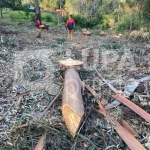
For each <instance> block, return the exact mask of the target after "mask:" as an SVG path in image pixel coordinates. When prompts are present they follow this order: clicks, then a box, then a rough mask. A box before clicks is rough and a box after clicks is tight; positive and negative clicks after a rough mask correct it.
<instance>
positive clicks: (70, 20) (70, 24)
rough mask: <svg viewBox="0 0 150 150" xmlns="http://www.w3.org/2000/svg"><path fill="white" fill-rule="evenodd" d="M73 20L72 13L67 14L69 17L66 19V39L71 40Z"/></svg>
mask: <svg viewBox="0 0 150 150" xmlns="http://www.w3.org/2000/svg"><path fill="white" fill-rule="evenodd" d="M75 25H76V24H75V21H74V19H72V15H69V19H68V20H67V21H66V30H68V39H69V40H71V41H72V40H73V37H74V27H75Z"/></svg>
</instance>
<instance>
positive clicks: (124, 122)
mask: <svg viewBox="0 0 150 150" xmlns="http://www.w3.org/2000/svg"><path fill="white" fill-rule="evenodd" d="M84 85H85V87H86V88H87V89H88V90H89V91H90V92H91V93H92V94H93V96H94V97H99V94H98V93H96V92H95V91H94V90H93V89H92V88H91V87H90V86H89V85H86V84H84ZM105 102H106V100H105V99H101V102H100V103H101V105H102V106H103V107H105V105H106V103H105ZM105 111H106V112H107V110H106V109H105ZM121 123H122V125H123V126H124V127H125V128H126V129H127V130H128V131H129V132H130V133H131V134H132V135H135V136H139V134H138V133H137V132H136V131H135V130H134V129H133V128H132V127H131V126H130V125H129V124H128V123H127V122H126V121H125V120H124V119H123V118H122V119H121Z"/></svg>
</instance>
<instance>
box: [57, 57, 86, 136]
mask: <svg viewBox="0 0 150 150" xmlns="http://www.w3.org/2000/svg"><path fill="white" fill-rule="evenodd" d="M59 65H60V66H61V67H63V68H65V79H64V89H63V97H62V115H63V118H64V121H65V123H66V126H67V128H68V130H69V132H70V134H71V135H72V137H73V138H74V137H75V135H76V133H77V131H78V129H79V127H80V125H81V122H82V120H83V117H84V106H83V100H82V95H81V87H82V82H81V79H80V77H79V74H78V72H77V70H76V69H77V68H78V69H79V68H80V67H81V66H82V65H83V62H81V61H77V60H72V59H67V60H61V61H59Z"/></svg>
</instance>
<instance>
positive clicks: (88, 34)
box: [82, 31, 91, 36]
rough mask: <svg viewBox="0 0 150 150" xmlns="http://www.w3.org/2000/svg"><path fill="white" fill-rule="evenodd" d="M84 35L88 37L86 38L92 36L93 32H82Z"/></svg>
mask: <svg viewBox="0 0 150 150" xmlns="http://www.w3.org/2000/svg"><path fill="white" fill-rule="evenodd" d="M82 34H83V35H86V36H91V32H90V31H84V32H82Z"/></svg>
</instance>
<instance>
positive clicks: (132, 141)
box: [98, 102, 146, 150]
mask: <svg viewBox="0 0 150 150" xmlns="http://www.w3.org/2000/svg"><path fill="white" fill-rule="evenodd" d="M98 104H99V108H100V110H98V112H99V113H101V114H103V115H104V116H105V117H106V118H107V121H109V123H110V124H111V125H112V126H113V127H114V129H115V130H116V131H117V133H118V134H119V136H120V137H121V138H122V139H123V141H124V142H125V143H126V144H127V145H128V147H129V148H130V149H131V150H146V149H145V147H144V146H143V145H142V144H141V143H140V142H139V141H138V140H137V139H136V138H135V137H134V136H133V135H132V134H130V133H129V132H128V131H127V130H126V129H125V128H124V127H123V126H122V125H121V124H119V122H118V121H117V120H116V119H114V118H113V117H111V116H110V115H109V114H108V113H107V112H106V110H105V109H104V108H103V106H102V105H101V103H100V102H99V103H98Z"/></svg>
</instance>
